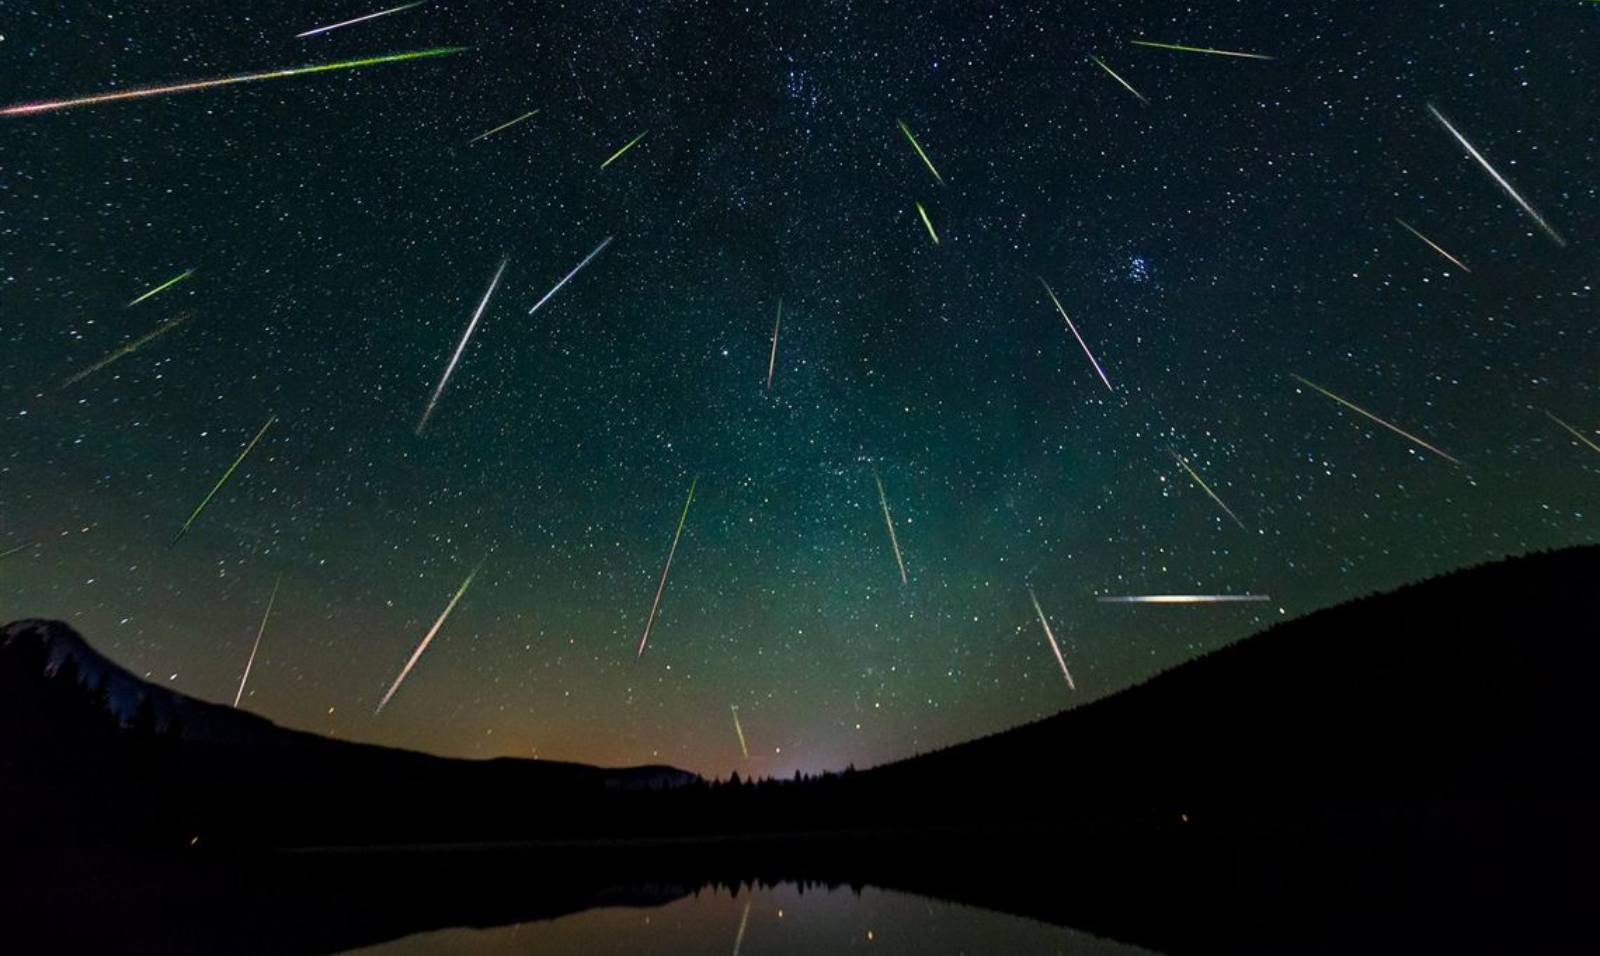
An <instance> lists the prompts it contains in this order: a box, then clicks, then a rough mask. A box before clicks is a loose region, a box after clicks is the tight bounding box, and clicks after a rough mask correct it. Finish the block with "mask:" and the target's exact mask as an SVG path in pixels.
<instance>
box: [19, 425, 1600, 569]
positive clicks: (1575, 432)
mask: <svg viewBox="0 0 1600 956" xmlns="http://www.w3.org/2000/svg"><path fill="white" fill-rule="evenodd" d="M1544 414H1545V417H1546V418H1548V419H1550V420H1551V421H1553V422H1555V423H1556V424H1557V425H1560V426H1561V427H1562V428H1565V429H1566V430H1567V431H1569V432H1571V433H1572V437H1573V438H1576V439H1577V440H1578V441H1581V442H1583V443H1584V444H1585V445H1588V446H1589V447H1590V448H1592V449H1594V450H1595V451H1600V445H1596V444H1595V443H1594V441H1593V439H1591V438H1589V437H1588V436H1586V435H1584V433H1583V432H1580V431H1578V430H1577V429H1576V428H1573V427H1572V426H1571V425H1568V424H1567V423H1566V422H1564V421H1562V420H1561V419H1559V418H1557V417H1555V416H1554V415H1552V414H1551V413H1549V412H1545V413H1544ZM0 557H4V555H0Z"/></svg>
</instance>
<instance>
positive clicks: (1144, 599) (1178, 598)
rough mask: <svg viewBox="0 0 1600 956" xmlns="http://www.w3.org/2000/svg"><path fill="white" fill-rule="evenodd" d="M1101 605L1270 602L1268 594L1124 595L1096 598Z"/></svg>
mask: <svg viewBox="0 0 1600 956" xmlns="http://www.w3.org/2000/svg"><path fill="white" fill-rule="evenodd" d="M1095 600H1097V601H1099V602H1100V603H1101V604H1240V603H1257V602H1261V601H1270V600H1272V596H1271V595H1268V594H1124V595H1118V596H1115V597H1100V598H1095Z"/></svg>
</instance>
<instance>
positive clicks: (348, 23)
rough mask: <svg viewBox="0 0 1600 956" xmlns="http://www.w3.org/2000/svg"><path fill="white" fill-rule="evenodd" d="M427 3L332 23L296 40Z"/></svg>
mask: <svg viewBox="0 0 1600 956" xmlns="http://www.w3.org/2000/svg"><path fill="white" fill-rule="evenodd" d="M426 2H427V0H416V2H415V3H406V4H401V5H400V6H398V7H390V8H389V9H387V10H379V11H378V12H377V13H369V14H367V15H366V16H364V17H356V18H355V19H354V20H346V21H344V22H343V23H330V24H328V25H327V26H325V27H317V28H316V29H315V30H307V31H306V32H304V33H296V34H295V35H294V38H295V39H296V40H299V39H302V38H304V37H311V36H316V35H317V34H319V33H327V32H328V31H329V30H337V29H339V28H340V27H347V26H350V25H352V24H356V23H362V22H364V21H367V20H376V19H377V18H378V17H386V16H388V15H389V14H391V13H399V12H400V11H402V10H410V9H411V8H412V7H420V6H422V5H423V4H424V3H426Z"/></svg>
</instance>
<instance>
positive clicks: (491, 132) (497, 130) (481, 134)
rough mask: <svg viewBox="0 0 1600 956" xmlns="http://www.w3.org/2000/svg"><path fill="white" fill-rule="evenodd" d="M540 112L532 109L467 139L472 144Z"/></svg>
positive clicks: (469, 144)
mask: <svg viewBox="0 0 1600 956" xmlns="http://www.w3.org/2000/svg"><path fill="white" fill-rule="evenodd" d="M538 113H539V111H538V110H534V111H532V112H530V113H523V114H522V115H521V116H519V117H517V118H516V119H514V120H512V121H510V122H509V123H501V124H500V125H499V126H496V127H495V128H494V129H492V130H489V131H488V132H487V133H479V134H478V135H476V136H474V137H472V138H471V139H469V140H467V145H468V146H471V145H472V144H473V143H476V142H477V141H478V140H480V139H483V138H484V137H485V136H493V135H494V134H495V133H498V132H500V131H501V130H503V129H506V128H507V127H511V126H515V125H517V124H518V123H520V122H522V121H523V120H525V119H531V118H532V117H534V116H537V115H538Z"/></svg>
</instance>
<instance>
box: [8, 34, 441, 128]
mask: <svg viewBox="0 0 1600 956" xmlns="http://www.w3.org/2000/svg"><path fill="white" fill-rule="evenodd" d="M465 49H467V48H466V47H464V46H441V47H434V48H433V49H431V50H415V51H412V52H410V53H390V54H386V55H384V56H369V57H365V58H363V59H359V60H341V61H340V62H338V63H318V64H314V65H312V66H293V67H290V68H288V69H286V70H270V71H268V72H266V73H241V74H239V75H238V76H224V77H222V78H220V79H215V80H193V81H191V82H188V83H172V84H169V85H167V86H141V87H138V88H136V89H131V90H118V91H117V92H115V93H96V94H94V95H92V96H78V97H73V98H72V99H65V100H42V101H40V102H37V103H19V104H17V105H15V106H8V107H5V108H4V109H0V116H25V115H28V114H32V113H50V112H54V111H55V110H65V109H72V108H73V107H77V106H96V105H98V104H100V103H114V102H116V101H118V100H133V99H143V98H144V97H146V96H164V95H166V94H169V93H188V92H191V91H194V90H208V89H211V88H212V87H214V86H233V85H234V84H237V83H254V82H256V81H257V80H281V79H284V78H286V77H291V76H304V75H306V74H310V73H326V72H328V71H330V70H353V69H357V68H359V67H363V66H375V65H377V64H379V63H399V62H402V61H405V60H420V59H422V58H423V57H430V56H448V55H449V54H451V53H460V52H462V51H463V50H465Z"/></svg>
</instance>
